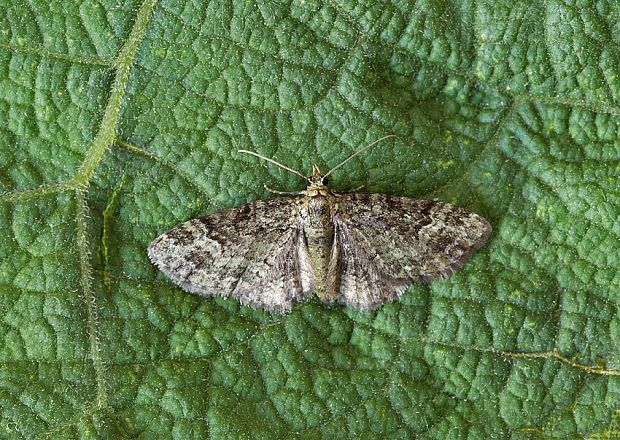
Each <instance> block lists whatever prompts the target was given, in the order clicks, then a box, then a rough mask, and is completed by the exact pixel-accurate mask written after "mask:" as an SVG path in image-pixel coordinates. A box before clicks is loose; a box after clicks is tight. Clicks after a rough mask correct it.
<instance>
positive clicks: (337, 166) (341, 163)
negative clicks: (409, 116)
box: [323, 134, 396, 177]
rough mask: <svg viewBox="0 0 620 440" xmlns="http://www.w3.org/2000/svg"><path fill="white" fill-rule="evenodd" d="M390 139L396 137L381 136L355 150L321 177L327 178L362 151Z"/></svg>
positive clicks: (389, 135)
mask: <svg viewBox="0 0 620 440" xmlns="http://www.w3.org/2000/svg"><path fill="white" fill-rule="evenodd" d="M391 137H396V135H395V134H388V135H387V136H383V137H381V138H379V139H377V140H376V141H374V142H371V143H370V144H368V145H366V146H365V147H364V148H362V149H360V150H357V151H356V152H355V153H353V154H352V155H350V156H349V157H347V158H346V159H345V160H343V161H342V162H340V163H339V164H338V165H336V166H335V167H334V168H332V169H331V170H329V171H328V172H327V173H326V174H325V175H323V177H327V176H329V175H330V174H331V173H333V172H334V171H336V170H337V169H338V168H340V167H341V166H343V165H344V164H345V163H347V162H348V161H350V160H351V159H353V158H354V157H355V156H357V155H358V154H362V153H363V152H364V151H366V150H368V149H370V148H371V147H374V146H375V145H377V144H378V143H379V142H381V141H383V140H385V139H387V138H391Z"/></svg>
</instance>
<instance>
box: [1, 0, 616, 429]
mask: <svg viewBox="0 0 620 440" xmlns="http://www.w3.org/2000/svg"><path fill="white" fill-rule="evenodd" d="M0 3H1V6H0V115H1V117H0V228H1V229H0V230H1V231H2V234H1V235H0V311H1V314H0V315H1V316H2V318H1V321H0V340H1V341H2V343H1V344H0V365H1V367H0V437H3V438H15V439H18V438H41V439H43V438H67V439H68V438H134V437H139V438H183V439H187V438H217V439H220V438H221V439H230V438H252V439H254V438H265V439H271V438H291V437H300V438H343V439H344V438H382V439H383V438H429V439H430V438H434V439H457V438H468V439H487V438H496V439H500V438H515V439H526V438H528V439H529V438H558V439H560V438H561V439H566V438H581V437H587V438H593V439H594V438H596V439H603V438H616V437H617V436H619V435H620V275H619V274H620V272H619V270H618V268H619V267H620V252H619V249H620V222H619V221H618V218H620V189H619V180H618V176H619V175H620V49H618V47H620V46H619V43H620V25H619V23H620V7H619V6H618V4H617V3H616V2H611V1H605V0H601V1H598V2H587V1H582V2H570V1H566V2H563V1H560V0H558V1H553V0H541V1H539V2H535V3H532V2H515V1H511V2H491V1H484V0H483V1H478V2H470V1H465V2H462V1H449V0H448V1H434V0H423V1H418V2H407V1H405V2H393V3H389V2H374V1H368V0H366V1H364V0H363V1H361V2H339V1H333V0H330V1H327V2H324V3H323V2H320V1H313V0H310V1H292V2H273V1H258V2H248V1H241V0H232V1H230V2H203V1H199V0H196V1H193V2H178V1H162V2H156V1H154V0H145V1H144V3H139V2H137V1H134V0H125V1H124V2H116V1H108V0H104V1H99V2H95V1H92V0H85V1H83V2H70V1H67V0H58V1H53V2H37V1H34V2H33V1H31V2H21V1H15V0H4V1H2V2H0ZM390 133H394V134H396V135H397V136H398V138H397V139H396V140H390V141H386V142H384V143H382V144H381V145H379V146H377V147H375V148H374V149H373V150H371V151H370V152H368V153H366V154H364V155H362V156H360V157H359V158H356V159H355V160H353V161H352V162H350V163H349V164H347V166H346V167H344V168H342V169H341V170H339V171H338V172H336V173H335V174H334V175H333V179H331V183H333V187H334V188H336V189H351V188H355V187H357V186H359V185H365V187H366V189H367V190H368V191H373V192H385V193H389V194H398V195H406V196H411V197H438V198H441V199H443V200H447V201H452V202H455V203H458V204H459V205H461V206H463V207H466V208H468V209H471V210H473V211H475V212H478V213H480V214H482V215H484V216H486V217H487V218H489V219H490V221H491V223H492V224H493V227H494V233H493V236H492V238H491V240H490V242H489V244H488V245H487V246H486V247H485V248H484V249H482V250H481V251H480V252H478V253H477V255H476V256H475V257H474V258H473V260H472V261H471V262H470V263H468V264H467V266H466V267H465V268H464V270H462V271H460V272H459V273H458V274H456V275H454V276H453V277H451V278H450V279H448V280H445V281H442V282H436V283H433V284H431V285H416V286H414V287H412V288H411V289H409V290H408V291H407V292H406V293H405V294H404V295H403V296H402V297H401V299H400V300H399V301H397V302H395V303H392V304H388V305H386V306H384V307H382V308H381V309H379V310H378V311H376V312H372V313H360V312H355V311H353V310H350V309H347V308H345V307H340V306H333V307H328V306H324V305H321V304H319V303H318V302H309V303H306V304H303V305H301V306H298V307H297V308H296V309H295V310H294V311H293V313H291V314H290V315H284V316H283V315H271V314H268V313H264V312H260V311H255V310H252V309H249V308H247V307H240V306H239V305H238V304H237V303H236V302H235V301H232V300H224V299H205V298H199V297H197V296H194V295H191V294H187V293H184V292H182V291H181V290H179V289H178V288H176V287H175V286H174V285H173V284H171V283H170V282H169V281H168V280H167V279H166V278H165V277H164V276H163V275H162V274H161V273H159V272H158V271H157V270H156V269H155V268H154V267H153V266H152V265H151V264H150V263H149V261H148V259H147V256H146V246H147V244H148V243H149V242H150V241H151V240H152V239H153V238H154V237H155V236H157V235H158V234H160V233H162V232H164V231H165V230H167V229H169V228H170V227H172V226H174V225H175V224H177V223H179V222H181V221H184V220H187V219H190V218H192V217H194V216H197V215H199V214H201V213H209V212H215V211H218V210H221V209H224V208H227V207H231V206H235V205H238V204H241V203H244V202H247V201H251V200H255V199H259V198H266V197H270V195H269V194H268V193H267V192H266V191H264V189H263V184H267V185H268V186H270V187H274V188H278V189H282V190H298V189H300V188H302V187H303V182H301V181H300V180H299V179H298V178H297V177H296V176H294V175H292V174H288V173H286V172H284V171H282V170H280V169H277V168H275V167H272V166H265V164H264V163H259V162H258V161H257V160H256V159H255V158H252V157H249V156H243V157H242V156H241V155H239V154H238V153H237V150H238V149H240V148H245V149H250V150H254V151H258V152H260V153H262V154H264V155H267V156H270V157H273V158H274V159H276V160H278V161H280V162H282V163H285V164H287V165H289V166H291V167H294V168H296V169H299V170H303V171H304V172H309V170H310V169H311V168H310V167H311V165H312V164H318V165H319V166H321V167H323V169H328V168H329V167H331V166H333V165H335V164H336V163H338V162H339V161H341V160H342V159H344V158H345V157H347V156H348V155H350V154H351V153H352V152H353V151H355V150H357V149H359V148H360V147H362V146H364V145H366V144H368V143H370V142H372V141H373V140H375V139H377V138H379V137H380V136H382V135H386V134H390Z"/></svg>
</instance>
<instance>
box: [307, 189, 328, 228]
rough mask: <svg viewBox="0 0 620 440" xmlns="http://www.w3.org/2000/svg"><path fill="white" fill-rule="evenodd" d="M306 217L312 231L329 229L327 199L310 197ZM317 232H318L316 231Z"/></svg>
mask: <svg viewBox="0 0 620 440" xmlns="http://www.w3.org/2000/svg"><path fill="white" fill-rule="evenodd" d="M308 217H309V222H310V227H311V228H313V229H317V230H321V229H331V228H332V226H333V225H332V218H331V217H332V216H331V203H330V198H329V197H310V198H309V199H308ZM317 232H318V231H317Z"/></svg>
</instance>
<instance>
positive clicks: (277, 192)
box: [263, 185, 304, 196]
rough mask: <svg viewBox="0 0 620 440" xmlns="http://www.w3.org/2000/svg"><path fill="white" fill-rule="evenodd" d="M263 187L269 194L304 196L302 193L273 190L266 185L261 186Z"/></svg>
mask: <svg viewBox="0 0 620 440" xmlns="http://www.w3.org/2000/svg"><path fill="white" fill-rule="evenodd" d="M263 186H264V187H265V189H266V190H267V191H269V192H272V193H274V194H280V195H282V196H301V195H303V194H304V192H303V191H293V192H289V191H278V190H275V189H271V188H269V187H268V186H267V185H263Z"/></svg>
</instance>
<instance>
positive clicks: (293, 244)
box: [148, 199, 314, 312]
mask: <svg viewBox="0 0 620 440" xmlns="http://www.w3.org/2000/svg"><path fill="white" fill-rule="evenodd" d="M296 206H297V205H296V199H272V200H266V201H257V202H254V203H250V204H248V205H243V206H240V207H238V208H233V209H229V210H226V211H222V212H220V213H216V214H213V215H209V216H205V217H200V218H195V219H193V220H189V221H187V222H185V223H181V224H180V225H178V226H176V227H175V228H173V229H171V230H170V231H168V232H166V233H164V234H162V235H161V236H159V237H158V238H156V239H155V240H153V242H152V243H151V244H150V246H149V249H148V254H149V257H150V259H151V261H152V262H153V263H155V264H156V265H157V266H158V267H159V268H160V269H161V270H162V271H163V272H164V273H165V274H166V275H168V276H169V277H170V278H171V279H172V280H173V281H174V282H176V283H177V284H178V285H180V286H181V287H182V288H183V289H185V290H187V291H190V292H193V293H197V294H199V295H221V296H225V297H229V296H231V297H234V298H237V299H238V300H239V301H240V302H241V303H243V304H247V305H250V306H252V307H257V308H262V309H265V310H272V311H279V312H285V311H289V310H290V309H291V308H292V306H293V305H294V304H295V303H296V302H298V301H300V300H301V299H302V298H303V297H304V296H306V295H307V294H308V293H309V292H311V291H312V290H313V289H314V276H313V273H312V268H311V266H310V265H309V259H308V257H307V254H306V251H305V246H304V244H303V237H302V234H301V229H300V224H299V216H298V215H297V209H296Z"/></svg>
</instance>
